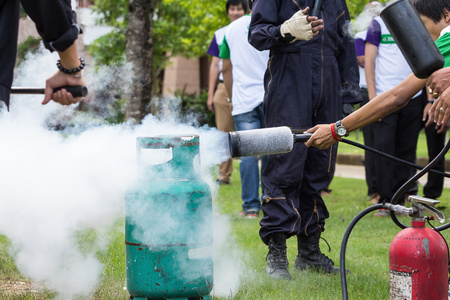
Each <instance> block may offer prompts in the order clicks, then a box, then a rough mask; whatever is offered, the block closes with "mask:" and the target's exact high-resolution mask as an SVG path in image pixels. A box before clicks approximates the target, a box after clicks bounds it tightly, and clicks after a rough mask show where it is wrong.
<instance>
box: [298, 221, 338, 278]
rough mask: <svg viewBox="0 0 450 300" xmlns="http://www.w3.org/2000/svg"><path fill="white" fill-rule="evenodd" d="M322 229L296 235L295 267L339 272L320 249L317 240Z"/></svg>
mask: <svg viewBox="0 0 450 300" xmlns="http://www.w3.org/2000/svg"><path fill="white" fill-rule="evenodd" d="M321 233H322V230H321V229H319V230H317V231H316V232H314V233H312V234H310V235H308V236H306V235H297V245H298V255H297V258H296V260H295V268H297V269H299V270H307V269H313V270H315V271H319V272H325V273H329V274H331V273H339V268H337V267H335V266H334V262H333V261H332V260H331V259H330V258H328V256H326V255H325V254H323V253H322V252H321V251H320V246H319V240H320V235H321Z"/></svg>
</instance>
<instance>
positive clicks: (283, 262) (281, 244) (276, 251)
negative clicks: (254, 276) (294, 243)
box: [266, 232, 291, 280]
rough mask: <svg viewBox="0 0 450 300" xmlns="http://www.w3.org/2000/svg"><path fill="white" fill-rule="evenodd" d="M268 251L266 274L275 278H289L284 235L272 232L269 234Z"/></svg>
mask: <svg viewBox="0 0 450 300" xmlns="http://www.w3.org/2000/svg"><path fill="white" fill-rule="evenodd" d="M268 246H269V253H267V256H266V260H267V267H266V274H267V275H268V276H269V277H271V278H275V279H285V280H291V275H290V274H289V271H288V266H289V262H288V259H287V255H286V235H285V234H284V233H279V232H277V233H272V234H271V235H270V236H269V244H268Z"/></svg>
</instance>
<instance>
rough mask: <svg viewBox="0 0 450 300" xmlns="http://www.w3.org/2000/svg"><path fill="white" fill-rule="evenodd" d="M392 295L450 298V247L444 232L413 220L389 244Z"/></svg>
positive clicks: (392, 297)
mask: <svg viewBox="0 0 450 300" xmlns="http://www.w3.org/2000/svg"><path fill="white" fill-rule="evenodd" d="M389 273H390V281H389V294H390V299H391V300H392V299H402V300H404V299H413V300H419V299H448V249H447V244H446V243H445V241H444V239H443V238H442V236H441V235H440V234H439V233H438V232H436V231H435V230H433V229H430V228H426V227H425V221H412V223H411V227H409V228H406V229H404V230H402V231H401V232H399V233H398V234H397V235H396V236H395V238H394V240H393V241H392V243H391V246H390V248H389Z"/></svg>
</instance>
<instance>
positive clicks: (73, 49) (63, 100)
mask: <svg viewBox="0 0 450 300" xmlns="http://www.w3.org/2000/svg"><path fill="white" fill-rule="evenodd" d="M58 54H59V58H60V60H61V65H62V66H63V67H64V68H66V69H75V68H77V67H79V66H80V64H81V63H80V59H79V57H78V51H77V46H76V44H75V43H73V44H72V45H71V46H69V48H67V49H66V50H64V51H62V52H58ZM81 72H82V71H80V72H77V73H74V74H73V75H77V76H78V75H81ZM66 85H70V86H77V85H80V86H85V85H86V84H85V82H84V79H83V77H74V76H70V75H68V74H65V73H63V72H61V71H58V72H56V73H55V74H54V75H53V76H52V77H50V78H48V79H47V80H46V82H45V96H44V101H42V104H47V103H48V102H50V100H52V99H53V101H55V102H57V103H59V104H61V105H70V104H73V103H77V102H78V101H80V100H81V97H78V98H74V97H73V96H72V94H71V93H69V92H67V91H66V90H65V89H62V90H60V91H58V92H56V93H53V89H55V88H57V87H61V86H66Z"/></svg>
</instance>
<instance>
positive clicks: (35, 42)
mask: <svg viewBox="0 0 450 300" xmlns="http://www.w3.org/2000/svg"><path fill="white" fill-rule="evenodd" d="M40 43H41V38H35V37H32V36H29V37H28V38H27V39H26V40H25V41H24V42H22V43H20V44H19V45H18V47H17V64H18V65H19V64H20V63H21V62H22V61H24V59H25V56H26V55H27V54H28V53H36V52H37V51H38V50H39V45H40Z"/></svg>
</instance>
